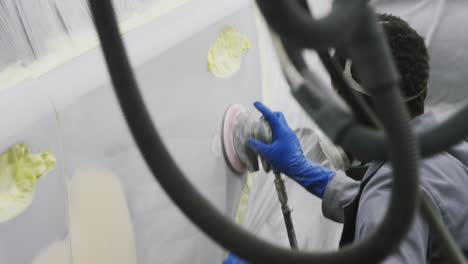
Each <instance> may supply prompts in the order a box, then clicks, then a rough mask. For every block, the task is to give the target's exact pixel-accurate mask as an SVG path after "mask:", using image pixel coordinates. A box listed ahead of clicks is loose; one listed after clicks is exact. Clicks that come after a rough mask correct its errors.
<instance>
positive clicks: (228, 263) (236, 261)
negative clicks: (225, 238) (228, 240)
mask: <svg viewBox="0 0 468 264" xmlns="http://www.w3.org/2000/svg"><path fill="white" fill-rule="evenodd" d="M223 264H249V263H248V262H247V261H245V260H243V259H241V258H239V257H238V256H236V255H234V254H232V253H229V256H227V258H226V259H225V260H224V261H223Z"/></svg>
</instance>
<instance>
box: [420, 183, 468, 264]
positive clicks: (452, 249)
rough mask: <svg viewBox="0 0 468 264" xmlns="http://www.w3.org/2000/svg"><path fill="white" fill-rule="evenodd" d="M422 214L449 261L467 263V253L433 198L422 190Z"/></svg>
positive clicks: (455, 263)
mask: <svg viewBox="0 0 468 264" xmlns="http://www.w3.org/2000/svg"><path fill="white" fill-rule="evenodd" d="M421 214H422V215H423V217H424V219H425V220H426V222H427V224H428V225H429V227H430V229H431V231H432V233H433V234H434V237H435V240H434V243H435V244H436V245H437V246H439V248H440V249H441V251H442V254H444V256H445V257H446V258H447V260H449V261H448V262H447V263H452V264H467V263H468V261H467V260H466V259H465V255H464V254H463V252H462V251H461V250H460V247H459V246H458V245H457V242H456V241H455V239H454V238H453V237H452V234H450V231H449V230H448V228H447V227H446V226H445V224H444V222H443V221H442V219H441V217H440V215H439V213H438V212H437V209H436V208H435V207H434V204H433V202H432V200H431V198H429V196H428V195H427V194H426V193H425V192H423V191H421Z"/></svg>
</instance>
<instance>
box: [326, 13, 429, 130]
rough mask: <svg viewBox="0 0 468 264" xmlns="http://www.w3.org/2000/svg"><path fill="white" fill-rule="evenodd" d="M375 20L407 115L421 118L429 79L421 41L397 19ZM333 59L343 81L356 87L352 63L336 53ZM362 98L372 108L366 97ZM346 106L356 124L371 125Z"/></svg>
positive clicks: (360, 113)
mask: <svg viewBox="0 0 468 264" xmlns="http://www.w3.org/2000/svg"><path fill="white" fill-rule="evenodd" d="M379 20H380V23H381V24H382V27H383V28H384V32H385V33H386V35H387V39H388V43H389V45H390V48H391V51H392V54H393V58H394V61H395V63H396V66H397V68H398V70H399V73H400V75H401V84H400V87H401V91H402V95H403V96H404V97H405V98H406V101H407V105H408V109H409V111H410V114H411V115H412V116H413V117H416V116H418V115H421V114H423V113H424V100H425V98H426V93H427V85H428V79H429V55H428V52H427V48H426V46H425V44H424V39H423V38H422V37H421V36H420V35H419V34H418V33H417V32H416V31H415V30H414V29H413V28H411V27H410V26H409V25H408V23H407V22H405V21H404V20H402V19H401V18H399V17H396V16H392V15H386V14H383V15H379ZM334 57H335V59H337V60H338V62H339V63H340V65H341V66H342V67H343V69H344V71H345V72H344V75H345V77H346V76H348V79H349V78H352V80H351V81H352V82H353V83H355V84H356V85H357V86H359V83H360V80H359V76H358V75H357V74H356V72H355V70H354V68H353V66H352V62H351V61H350V60H348V59H347V58H345V57H343V56H341V55H340V54H339V52H336V53H335V56H334ZM335 87H336V86H335ZM336 88H338V90H337V91H338V94H340V95H341V96H342V97H343V99H344V100H346V101H348V102H350V100H349V98H348V97H349V96H350V94H349V93H344V92H343V91H340V90H339V87H336ZM355 88H356V87H355ZM358 88H359V87H358ZM354 90H356V89H354ZM357 90H359V89H357ZM361 93H362V91H361ZM363 95H364V97H365V100H366V101H367V102H368V103H369V104H370V105H371V107H372V103H371V100H370V98H369V96H367V95H365V94H363ZM350 106H351V107H352V108H353V110H354V111H355V114H356V116H357V118H358V119H359V120H360V121H362V122H363V123H367V124H369V125H371V123H370V120H369V119H368V118H367V116H366V114H364V113H363V112H362V111H360V110H359V109H358V108H357V107H355V106H353V105H352V104H351V105H350Z"/></svg>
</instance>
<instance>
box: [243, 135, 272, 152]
mask: <svg viewBox="0 0 468 264" xmlns="http://www.w3.org/2000/svg"><path fill="white" fill-rule="evenodd" d="M247 145H248V146H249V147H250V148H251V149H252V150H253V151H255V152H256V153H257V154H260V155H262V156H263V155H264V154H265V153H266V152H267V150H268V148H269V146H268V145H267V144H265V143H263V142H261V141H260V140H256V139H254V138H249V139H247Z"/></svg>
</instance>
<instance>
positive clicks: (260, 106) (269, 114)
mask: <svg viewBox="0 0 468 264" xmlns="http://www.w3.org/2000/svg"><path fill="white" fill-rule="evenodd" d="M254 106H255V108H257V110H258V111H260V113H262V114H263V116H264V117H265V118H266V120H267V121H268V122H269V123H270V126H271V128H272V129H273V130H275V128H276V127H277V125H278V119H277V118H276V115H275V113H273V112H272V111H271V110H270V109H269V108H268V107H266V106H265V105H263V104H262V103H260V102H255V103H254Z"/></svg>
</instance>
